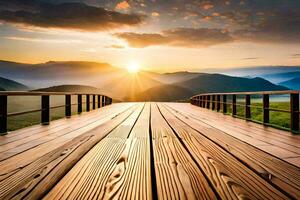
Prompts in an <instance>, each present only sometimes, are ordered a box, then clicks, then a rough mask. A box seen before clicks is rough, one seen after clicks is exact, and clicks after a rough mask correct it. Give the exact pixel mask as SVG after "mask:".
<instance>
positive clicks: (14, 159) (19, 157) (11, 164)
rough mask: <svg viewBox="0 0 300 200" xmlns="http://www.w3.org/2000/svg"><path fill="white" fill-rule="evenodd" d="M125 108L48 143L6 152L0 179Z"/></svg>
mask: <svg viewBox="0 0 300 200" xmlns="http://www.w3.org/2000/svg"><path fill="white" fill-rule="evenodd" d="M129 108H130V107H129ZM129 108H127V109H129ZM127 109H125V110H123V109H121V110H120V113H114V114H112V115H110V116H106V117H105V118H101V119H99V120H96V121H94V122H93V123H90V124H86V126H83V127H82V128H78V129H74V130H73V131H70V132H65V133H66V134H65V135H63V136H61V137H58V138H56V139H55V140H52V141H50V142H48V143H44V144H42V145H39V146H37V147H35V148H31V149H28V150H26V151H24V152H21V153H18V154H15V155H14V156H10V155H8V153H6V155H7V156H10V158H8V159H5V160H3V161H1V162H0V181H1V180H3V179H5V178H6V177H7V176H10V175H11V174H13V173H16V172H17V171H18V170H20V169H22V168H24V167H25V166H27V165H28V164H30V163H32V162H34V161H35V160H36V159H38V158H40V157H41V156H43V155H45V154H47V153H48V152H50V151H53V150H55V149H56V148H58V147H60V146H63V145H64V144H65V143H67V142H69V141H71V140H72V139H74V138H76V137H78V136H80V135H82V134H84V133H86V132H87V131H89V130H92V129H93V128H96V127H97V126H99V125H101V124H103V123H105V122H109V121H110V120H111V119H112V118H115V117H116V116H118V115H120V114H121V113H122V112H124V111H126V110H127ZM0 148H1V146H0ZM12 153H14V152H12ZM24 158H26V159H24Z"/></svg>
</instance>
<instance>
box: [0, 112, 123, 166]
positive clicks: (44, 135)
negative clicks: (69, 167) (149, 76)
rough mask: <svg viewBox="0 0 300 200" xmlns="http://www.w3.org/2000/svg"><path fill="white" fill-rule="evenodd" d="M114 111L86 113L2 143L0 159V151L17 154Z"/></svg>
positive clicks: (0, 158)
mask: <svg viewBox="0 0 300 200" xmlns="http://www.w3.org/2000/svg"><path fill="white" fill-rule="evenodd" d="M120 111H122V109H121V108H120V109H118V112H120ZM115 112H116V111H115ZM115 112H114V110H112V112H111V113H101V114H102V115H98V113H93V114H92V115H91V116H88V115H87V116H85V117H82V118H80V119H79V118H77V119H76V120H72V119H71V120H67V121H64V125H61V126H58V127H55V128H52V129H50V130H49V131H44V132H40V133H37V134H35V135H30V136H28V137H25V138H22V139H18V140H14V141H12V142H8V143H6V144H3V145H1V146H0V160H3V157H2V154H1V153H2V152H7V151H8V150H10V149H13V152H15V153H16V154H17V153H18V152H22V151H25V150H26V149H30V148H33V147H35V146H38V145H40V144H43V143H45V142H49V141H51V140H52V139H56V138H58V137H59V136H61V135H64V134H66V133H69V132H71V131H74V130H76V129H79V128H81V127H84V126H87V125H88V124H91V123H94V122H97V121H98V120H101V119H103V118H105V117H107V116H109V115H113V114H115Z"/></svg>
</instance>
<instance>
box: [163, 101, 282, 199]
mask: <svg viewBox="0 0 300 200" xmlns="http://www.w3.org/2000/svg"><path fill="white" fill-rule="evenodd" d="M159 107H160V110H161V112H162V114H163V116H164V117H165V118H166V120H167V121H168V123H169V124H170V125H171V126H172V127H173V128H174V130H175V131H176V132H177V134H178V135H179V137H181V138H182V141H183V142H184V144H185V145H186V147H187V148H188V149H189V151H190V152H191V154H192V155H193V157H194V158H195V159H196V160H197V162H198V163H199V164H200V165H201V167H202V169H203V171H204V172H205V174H206V175H207V176H208V177H209V179H210V181H211V183H212V184H213V185H214V187H215V189H216V191H217V192H218V193H219V195H220V196H221V198H222V199H241V198H245V199H285V198H287V197H286V196H285V195H284V194H282V193H281V192H280V191H278V190H277V189H276V188H275V187H273V186H272V185H271V184H270V183H269V182H267V181H265V180H264V179H263V178H261V177H259V176H258V175H257V174H255V173H254V172H253V171H252V170H251V169H249V168H248V167H247V166H246V165H243V163H241V162H240V161H239V160H237V159H236V158H235V157H233V156H232V155H231V154H229V153H228V152H227V151H225V150H224V149H222V148H220V147H219V146H218V145H216V144H215V143H214V142H212V141H211V140H209V139H207V138H206V137H205V136H203V135H201V134H199V133H198V132H196V131H195V130H193V129H192V128H191V127H189V126H187V125H186V124H184V123H183V122H182V121H180V120H178V119H177V118H176V117H175V116H174V115H173V114H171V113H170V112H169V111H168V110H166V108H164V107H163V106H161V105H160V106H159ZM245 180H246V181H245ZM233 186H234V187H233Z"/></svg>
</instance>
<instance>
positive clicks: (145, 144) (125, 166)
mask: <svg viewBox="0 0 300 200" xmlns="http://www.w3.org/2000/svg"><path fill="white" fill-rule="evenodd" d="M149 116H150V109H149V105H146V106H145V108H144V109H143V111H142V112H141V110H139V112H135V113H133V114H132V115H131V116H130V117H129V118H128V119H127V120H125V121H124V122H123V123H122V124H121V125H120V126H119V127H118V128H116V129H115V130H114V131H113V132H111V133H110V134H109V135H108V136H107V137H106V138H105V139H103V140H101V141H100V142H99V143H98V144H97V145H96V146H95V147H94V148H93V149H92V150H91V151H90V152H89V153H88V154H87V155H86V156H84V158H83V159H82V160H81V161H80V162H79V163H78V164H77V165H76V166H75V167H74V168H73V169H72V170H71V171H70V172H69V173H68V174H67V175H66V176H65V177H64V178H63V179H62V181H60V182H59V183H58V184H57V185H56V186H55V187H54V188H53V189H52V190H51V192H50V193H49V194H48V195H47V196H46V197H45V199H53V198H55V199H58V198H59V199H67V198H68V199H96V198H97V199H152V193H151V177H150V175H151V172H150V154H149V148H150V147H149V138H148V135H149V127H147V126H140V125H141V124H146V123H147V121H149ZM135 125H137V126H135ZM122 129H123V130H122ZM137 129H138V130H137ZM132 133H139V135H140V134H143V137H142V138H140V137H135V135H131V134H132Z"/></svg>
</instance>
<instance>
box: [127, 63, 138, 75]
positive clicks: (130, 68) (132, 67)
mask: <svg viewBox="0 0 300 200" xmlns="http://www.w3.org/2000/svg"><path fill="white" fill-rule="evenodd" d="M139 70H140V65H139V63H137V62H131V63H130V64H129V65H128V66H127V71H128V72H129V73H131V74H133V73H137V72H138V71H139Z"/></svg>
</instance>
